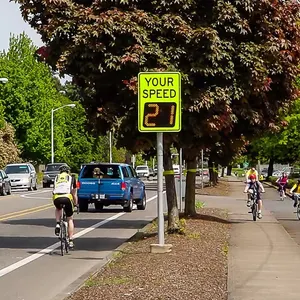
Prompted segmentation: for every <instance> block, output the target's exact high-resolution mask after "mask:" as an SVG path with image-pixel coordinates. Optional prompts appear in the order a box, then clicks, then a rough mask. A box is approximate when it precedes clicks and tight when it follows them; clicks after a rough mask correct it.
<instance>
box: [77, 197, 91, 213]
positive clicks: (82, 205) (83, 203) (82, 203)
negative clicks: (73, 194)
mask: <svg viewBox="0 0 300 300" xmlns="http://www.w3.org/2000/svg"><path fill="white" fill-rule="evenodd" d="M78 202H79V211H80V212H87V211H88V209H89V202H88V201H87V200H83V199H78Z"/></svg>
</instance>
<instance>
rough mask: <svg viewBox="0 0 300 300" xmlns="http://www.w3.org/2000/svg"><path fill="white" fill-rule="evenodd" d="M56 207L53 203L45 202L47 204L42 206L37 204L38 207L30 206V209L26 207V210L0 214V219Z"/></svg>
mask: <svg viewBox="0 0 300 300" xmlns="http://www.w3.org/2000/svg"><path fill="white" fill-rule="evenodd" d="M51 207H54V206H53V204H45V205H41V206H37V207H33V208H28V209H24V210H20V211H15V212H12V213H9V214H5V215H1V216H0V221H4V220H8V219H11V218H14V217H20V216H24V215H28V214H30V213H34V212H39V211H42V210H46V209H48V208H51Z"/></svg>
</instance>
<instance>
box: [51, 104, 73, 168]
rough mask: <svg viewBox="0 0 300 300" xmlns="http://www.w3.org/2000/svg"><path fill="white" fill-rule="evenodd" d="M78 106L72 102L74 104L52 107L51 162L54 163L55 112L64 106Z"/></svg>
mask: <svg viewBox="0 0 300 300" xmlns="http://www.w3.org/2000/svg"><path fill="white" fill-rule="evenodd" d="M75 106H76V104H74V103H72V104H66V105H63V106H61V107H58V108H55V109H53V108H52V109H51V163H52V164H53V163H54V133H53V128H54V126H53V125H54V124H53V123H54V120H53V116H54V112H55V111H57V110H59V109H62V108H64V107H72V108H74V107H75Z"/></svg>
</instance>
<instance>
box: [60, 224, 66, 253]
mask: <svg viewBox="0 0 300 300" xmlns="http://www.w3.org/2000/svg"><path fill="white" fill-rule="evenodd" d="M65 236H66V230H65V224H64V222H60V252H61V256H64V251H65Z"/></svg>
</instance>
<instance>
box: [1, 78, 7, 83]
mask: <svg viewBox="0 0 300 300" xmlns="http://www.w3.org/2000/svg"><path fill="white" fill-rule="evenodd" d="M0 82H2V83H7V82H8V79H7V78H0Z"/></svg>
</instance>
